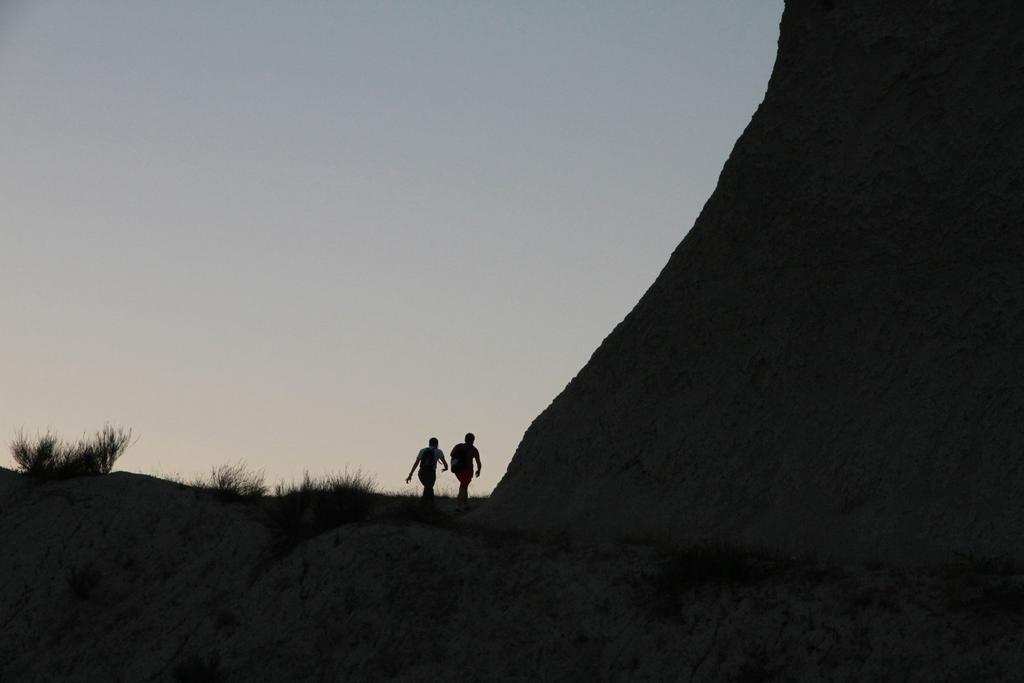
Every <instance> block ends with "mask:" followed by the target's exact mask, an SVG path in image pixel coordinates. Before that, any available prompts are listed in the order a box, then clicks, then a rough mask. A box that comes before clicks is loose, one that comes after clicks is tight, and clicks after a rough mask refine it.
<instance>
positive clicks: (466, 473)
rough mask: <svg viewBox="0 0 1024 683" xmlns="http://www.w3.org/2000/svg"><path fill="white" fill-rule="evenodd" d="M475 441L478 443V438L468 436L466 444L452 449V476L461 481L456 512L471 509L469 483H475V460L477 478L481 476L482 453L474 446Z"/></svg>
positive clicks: (471, 435)
mask: <svg viewBox="0 0 1024 683" xmlns="http://www.w3.org/2000/svg"><path fill="white" fill-rule="evenodd" d="M474 441H476V437H475V436H473V434H466V441H465V443H460V444H458V445H456V446H455V448H453V449H452V454H451V455H452V474H454V475H455V476H456V477H457V478H458V480H459V497H458V499H457V501H456V503H455V511H456V512H461V511H465V510H468V509H469V482H471V481H473V461H474V460H476V476H478V477H479V476H480V451H478V450H477V449H476V446H474V445H473V442H474Z"/></svg>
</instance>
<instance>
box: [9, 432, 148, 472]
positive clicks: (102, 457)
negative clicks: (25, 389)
mask: <svg viewBox="0 0 1024 683" xmlns="http://www.w3.org/2000/svg"><path fill="white" fill-rule="evenodd" d="M131 444H132V431H131V430H130V429H127V430H126V429H123V428H120V427H117V428H115V427H112V426H110V425H104V426H103V428H102V429H100V430H99V431H98V432H96V434H95V435H94V436H93V437H92V438H85V437H83V438H82V439H80V440H79V441H78V442H77V443H74V444H67V443H64V442H63V441H61V439H60V438H59V437H58V436H57V435H55V434H52V433H50V432H47V433H46V434H43V435H42V436H38V437H36V439H35V440H34V441H33V440H32V439H30V438H29V437H27V436H25V435H24V434H18V435H16V436H15V438H14V440H13V441H12V442H11V455H12V456H13V458H14V462H15V463H16V464H17V466H18V470H19V471H20V472H22V473H23V474H27V475H29V476H32V477H36V478H38V479H68V478H70V477H79V476H86V475H98V474H109V473H110V471H111V470H112V469H113V468H114V463H115V462H117V459H118V458H120V457H121V455H122V454H123V453H124V451H125V450H126V449H127V448H128V447H129V446H130V445H131Z"/></svg>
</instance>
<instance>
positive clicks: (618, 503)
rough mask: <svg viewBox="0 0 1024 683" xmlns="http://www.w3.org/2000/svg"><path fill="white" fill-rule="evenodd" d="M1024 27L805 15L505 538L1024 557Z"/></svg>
mask: <svg viewBox="0 0 1024 683" xmlns="http://www.w3.org/2000/svg"><path fill="white" fill-rule="evenodd" d="M1022 36H1024V5H1021V4H1020V3H1016V2H1010V1H1009V0H997V1H996V2H987V3H980V4H979V3H957V2H945V1H940V2H923V1H914V2H886V1H884V0H838V1H836V2H822V1H818V0H792V1H790V2H787V3H786V8H785V12H784V15H783V19H782V26H781V34H780V38H779V51H778V57H777V61H776V64H775V68H774V72H773V74H772V77H771V80H770V83H769V86H768V89H767V93H766V94H765V98H764V102H763V103H762V104H761V106H760V107H759V109H758V111H757V112H756V114H755V115H754V117H753V119H752V120H751V122H750V124H749V126H748V127H747V129H746V130H745V131H744V132H743V135H742V136H741V137H740V139H739V141H738V142H737V143H736V146H735V148H734V149H733V152H732V154H731V156H730V157H729V160H728V161H727V163H726V164H725V167H724V169H723V171H722V174H721V177H720V179H719V183H718V186H717V188H716V190H715V192H714V194H713V195H712V196H711V198H710V199H709V200H708V202H707V204H706V205H705V207H704V210H703V212H702V213H701V215H700V217H699V218H698V220H697V222H696V224H695V225H694V227H693V229H692V231H691V232H690V233H689V234H688V235H687V236H686V238H685V239H684V240H683V241H682V243H681V244H680V245H679V247H678V249H677V250H676V251H675V253H674V254H673V255H672V257H671V259H670V260H669V261H668V264H667V265H666V266H665V268H664V270H663V271H662V273H661V274H660V275H659V277H658V279H657V281H656V282H655V283H654V284H653V285H652V286H651V288H650V289H649V291H648V292H647V293H646V294H645V295H644V297H643V298H642V299H641V301H640V302H639V303H638V304H637V306H636V307H635V309H634V310H633V311H632V312H631V313H630V314H629V315H628V316H627V317H626V318H625V320H624V321H623V322H622V323H621V324H620V325H619V326H618V327H617V328H616V329H615V330H614V331H613V332H612V333H611V334H610V335H609V337H608V338H607V339H606V340H605V341H604V343H603V344H602V345H601V347H600V348H599V349H598V350H597V351H596V352H595V353H594V355H593V357H592V358H591V360H590V362H589V363H588V364H587V365H586V367H584V368H583V369H582V370H581V371H580V373H579V374H578V375H577V377H576V378H575V379H573V380H572V382H571V383H570V384H569V385H568V386H567V387H566V389H565V390H564V391H563V392H562V394H561V395H560V396H558V397H557V398H556V399H555V400H554V402H553V403H552V404H551V405H550V407H549V408H548V409H547V410H545V411H544V412H543V413H542V414H541V415H540V416H539V417H538V418H537V419H536V420H535V421H534V423H533V424H532V425H531V426H530V428H529V430H528V431H527V433H526V435H525V437H524V439H523V441H522V443H521V444H520V446H519V448H518V450H517V452H516V454H515V456H514V458H513V460H512V462H511V464H510V466H509V468H508V473H507V476H506V477H505V478H504V479H503V480H502V481H501V483H500V484H499V485H498V487H497V489H496V490H495V492H494V496H493V499H492V504H491V505H490V506H489V508H488V510H487V513H486V515H487V517H488V520H489V521H491V522H493V523H495V524H501V525H506V526H510V527H514V528H528V529H537V528H548V529H552V530H566V531H571V532H573V533H577V534H585V535H590V536H606V537H607V536H615V535H617V534H623V533H643V532H645V531H657V532H658V533H667V534H670V535H672V536H673V537H675V538H676V539H678V540H679V541H684V542H685V541H696V540H699V539H703V538H713V539H720V540H730V541H733V542H738V543H745V544H756V545H765V546H770V547H772V548H776V549H778V550H779V551H785V552H792V553H796V554H803V553H810V554H818V555H831V556H835V557H842V558H847V559H853V560H867V559H872V558H878V557H881V558H886V559H888V560H891V561H893V562H901V563H908V564H914V563H928V562H933V561H938V560H941V559H942V558H943V557H946V556H948V555H949V554H950V553H952V552H957V551H959V552H968V553H974V554H981V555H997V554H1003V553H1011V554H1014V555H1017V556H1021V555H1024V497H1022V496H1021V495H1020V491H1021V490H1024V468H1022V467H1021V462H1022V452H1024V430H1022V429H1021V425H1022V424H1024V386H1022V384H1021V382H1020V380H1019V378H1020V377H1022V376H1024V355H1022V354H1021V353H1020V349H1021V348H1022V346H1024V270H1022V269H1021V268H1020V263H1021V261H1022V258H1024V229H1022V225H1021V217H1022V216H1024V193H1022V192H1021V188H1022V183H1024V154H1022V152H1024V37H1022Z"/></svg>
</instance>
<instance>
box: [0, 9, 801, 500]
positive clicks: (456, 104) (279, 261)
mask: <svg viewBox="0 0 1024 683" xmlns="http://www.w3.org/2000/svg"><path fill="white" fill-rule="evenodd" d="M781 13H782V2H781V0H675V1H672V2H643V3H633V2H629V3H627V2H615V3H612V2H596V1H595V2H558V3H552V2H450V1H433V2H323V1H321V2H286V1H284V0H279V1H270V0H261V1H257V0H246V1H244V2H242V1H240V0H217V1H216V2H214V1H213V0H203V1H195V0H173V1H171V0H165V1H163V2H138V1H137V0H120V1H114V0H93V1H91V2H88V3H82V2H71V1H70V0H32V1H31V2H29V1H28V0H24V1H22V2H19V1H17V0H13V1H12V0H0V92H2V93H3V96H2V97H0V292H2V296H0V320H2V321H3V323H2V324H3V332H2V334H0V439H2V440H3V441H7V440H9V439H10V438H11V437H13V436H14V434H15V432H16V431H18V430H19V429H22V430H25V431H26V432H28V433H34V432H37V431H43V430H46V429H47V428H50V429H53V430H56V431H58V432H60V433H62V434H63V435H65V436H67V437H77V436H80V435H81V433H82V432H83V431H85V430H93V429H95V428H97V427H99V426H101V425H102V424H103V423H104V422H111V423H113V424H119V425H125V426H130V427H132V428H133V429H134V431H135V433H136V434H137V435H138V436H139V437H140V438H139V441H138V442H137V443H136V444H135V446H133V447H132V449H131V450H129V451H128V452H127V454H126V455H125V456H124V458H123V459H122V460H121V461H120V463H119V467H120V468H121V469H126V470H131V471H136V472H147V473H178V474H181V475H183V476H186V477H190V476H192V475H195V474H200V473H205V472H208V471H209V469H210V468H211V467H212V466H214V465H218V464H221V463H230V462H236V461H238V460H241V459H244V460H245V461H246V462H247V463H248V464H249V466H250V467H252V468H254V469H263V470H265V472H266V474H267V477H268V479H269V480H270V481H271V482H273V481H276V480H280V479H291V478H296V477H300V476H301V475H302V472H303V471H304V470H309V471H310V472H313V473H324V472H334V471H342V470H344V469H346V468H348V469H349V470H354V469H362V470H363V471H364V472H367V473H369V474H372V475H373V476H374V477H375V478H376V479H377V481H378V483H379V484H380V485H381V486H382V487H384V488H386V489H390V490H412V487H404V483H403V480H404V477H405V474H406V473H407V472H408V470H409V467H410V465H411V463H412V459H413V458H414V456H415V454H416V452H417V451H418V449H419V448H420V447H422V446H424V445H425V444H426V440H427V438H428V437H430V436H437V437H438V438H439V439H440V440H441V447H442V448H443V449H444V451H445V452H446V453H447V452H448V451H449V450H450V448H451V446H452V445H453V444H454V443H457V442H458V441H459V440H461V437H462V435H463V434H464V433H465V432H466V431H474V432H475V433H476V434H477V437H478V442H477V443H478V446H479V448H480V451H481V455H482V458H483V464H484V469H483V475H482V476H481V478H480V479H478V480H477V482H476V483H475V484H474V486H473V487H472V488H471V493H484V492H487V491H489V490H490V489H491V488H492V487H493V486H494V485H495V484H496V483H497V482H498V480H499V479H500V478H501V476H502V475H503V474H504V472H505V468H506V466H507V465H508V462H509V460H510V459H511V457H512V454H513V452H514V450H515V448H516V445H517V444H518V443H519V440H520V438H521V437H522V434H523V432H524V431H525V430H526V428H527V427H528V426H529V424H530V421H531V420H533V418H534V417H536V416H537V415H538V414H539V413H540V412H541V411H542V410H543V409H544V408H545V407H546V406H547V405H548V403H549V402H550V401H551V400H552V399H553V398H554V397H555V396H556V395H557V394H558V393H559V392H560V391H561V390H562V388H563V387H564V386H565V385H566V383H567V382H568V381H569V380H570V379H571V378H572V377H573V375H575V374H576V372H577V371H578V370H579V369H580V368H581V367H582V366H583V365H584V364H585V363H586V361H587V359H588V358H589V357H590V355H591V353H592V352H593V351H594V349H596V348H597V346H598V345H599V344H600V343H601V340H602V339H603V338H604V337H605V336H606V335H607V334H608V333H609V332H610V331H611V330H612V328H613V327H614V326H615V325H616V324H617V323H618V322H619V321H620V320H621V319H622V318H623V317H624V316H625V315H626V314H627V313H628V312H629V310H630V309H631V308H632V307H633V305H634V304H635V303H636V301H637V300H638V299H639V298H640V296H641V295H642V294H643V293H644V291H645V290H646V289H647V287H648V286H649V285H650V284H651V283H652V282H653V281H654V279H655V277H656V276H657V274H658V272H659V270H660V269H661V268H662V266H663V265H664V264H665V262H666V261H667V259H668V256H669V254H670V253H671V251H672V250H673V249H674V248H675V246H676V245H677V244H678V242H679V241H680V240H681V239H682V238H683V236H684V235H685V234H686V231H687V230H689V228H690V227H691V226H692V225H693V222H694V220H695V219H696V217H697V215H698V213H699V211H700V209H701V207H702V205H703V203H704V202H705V201H706V199H707V198H708V196H709V195H710V193H711V191H712V190H713V189H714V186H715V183H716V180H717V177H718V174H719V172H720V171H721V168H722V164H723V163H724V161H725V159H726V158H727V157H728V155H729V152H730V150H731V149H732V146H733V144H734V142H735V140H736V138H737V137H738V136H739V135H740V133H741V132H742V131H743V128H744V127H745V126H746V125H747V123H748V122H749V120H750V117H751V115H752V114H753V112H754V110H755V109H756V107H757V105H758V104H759V103H760V101H761V99H762V97H763V95H764V91H765V86H766V85H767V82H768V77H769V74H770V72H771V68H772V64H773V62H774V59H775V49H776V41H777V38H778V22H779V19H780V16H781ZM0 464H4V465H7V466H10V465H11V462H10V460H9V457H8V455H7V454H6V452H5V453H4V454H3V456H0ZM442 482H444V483H445V485H446V486H447V488H454V478H451V480H450V481H449V480H448V479H442Z"/></svg>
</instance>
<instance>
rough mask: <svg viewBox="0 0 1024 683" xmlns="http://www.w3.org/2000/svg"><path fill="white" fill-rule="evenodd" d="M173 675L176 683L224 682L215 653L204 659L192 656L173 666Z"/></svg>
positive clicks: (217, 655)
mask: <svg viewBox="0 0 1024 683" xmlns="http://www.w3.org/2000/svg"><path fill="white" fill-rule="evenodd" d="M173 675H174V680H175V681H177V683H218V682H219V681H223V680H224V671H223V670H222V669H221V668H220V655H219V654H218V653H216V652H211V653H210V654H208V655H207V656H205V657H200V656H199V655H192V656H191V657H189V658H187V659H184V660H182V661H181V662H179V663H178V664H177V665H175V667H174V674H173Z"/></svg>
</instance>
